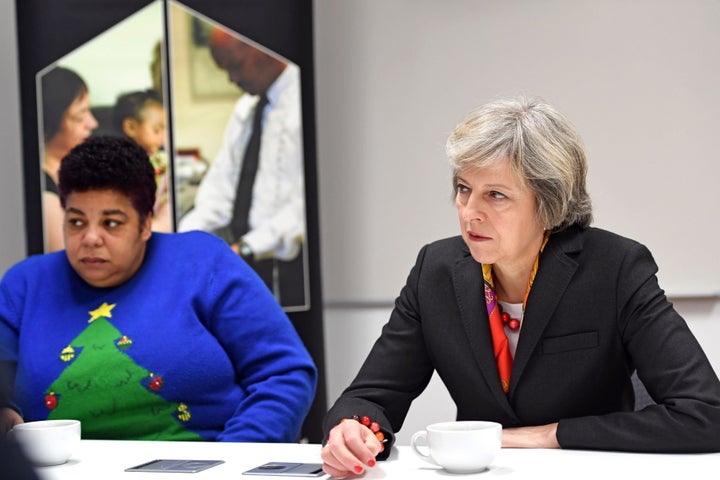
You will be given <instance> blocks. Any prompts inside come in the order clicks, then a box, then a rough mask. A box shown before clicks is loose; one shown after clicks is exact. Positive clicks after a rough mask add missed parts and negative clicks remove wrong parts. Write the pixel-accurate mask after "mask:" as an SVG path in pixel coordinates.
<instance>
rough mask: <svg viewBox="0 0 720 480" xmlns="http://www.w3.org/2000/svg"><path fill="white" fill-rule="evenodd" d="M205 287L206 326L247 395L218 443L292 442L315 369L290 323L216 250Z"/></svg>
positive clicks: (258, 283) (249, 274) (248, 273)
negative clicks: (232, 367) (231, 364)
mask: <svg viewBox="0 0 720 480" xmlns="http://www.w3.org/2000/svg"><path fill="white" fill-rule="evenodd" d="M214 264H215V265H216V266H217V267H216V268H214V272H213V274H212V279H211V280H210V284H209V287H208V292H207V295H203V296H201V298H207V299H208V300H209V301H210V302H212V303H211V304H208V305H207V312H208V318H207V326H208V328H209V329H210V331H211V332H213V334H214V335H215V336H216V338H217V339H218V340H219V342H220V343H221V345H222V346H223V348H224V349H225V351H226V352H227V354H228V357H229V359H230V361H231V362H232V363H233V366H234V369H235V376H236V381H237V382H238V384H239V385H240V386H241V387H242V389H243V391H244V392H245V396H244V398H243V399H242V401H241V402H240V404H239V405H237V406H236V408H235V411H234V414H233V415H232V417H231V418H230V419H229V420H228V421H227V422H226V424H225V429H224V431H223V432H222V433H221V434H220V435H219V436H218V440H220V441H244V442H293V441H296V440H297V436H298V434H299V432H300V427H301V426H302V422H303V420H304V418H305V416H306V415H307V412H308V411H309V409H310V405H311V404H312V401H313V398H314V395H315V388H316V383H317V370H316V368H315V365H314V363H313V361H312V359H311V357H310V354H309V353H308V352H307V350H306V348H305V346H304V345H303V343H302V340H301V339H300V337H299V335H298V334H297V332H296V331H295V328H294V327H293V325H292V323H291V322H290V320H289V319H288V317H287V315H286V314H285V312H283V310H282V308H281V307H280V305H279V304H278V303H277V301H276V300H275V298H274V297H273V296H272V293H271V292H270V291H269V290H268V289H267V287H266V286H265V284H264V283H263V282H262V280H261V279H260V278H259V277H258V276H257V275H256V274H255V272H254V271H253V270H252V269H251V268H250V267H249V266H248V265H247V264H246V263H245V262H243V261H242V259H240V257H238V256H237V255H235V254H233V253H232V251H231V250H230V249H228V248H222V249H220V252H219V253H218V258H216V259H215V262H214Z"/></svg>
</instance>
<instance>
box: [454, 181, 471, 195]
mask: <svg viewBox="0 0 720 480" xmlns="http://www.w3.org/2000/svg"><path fill="white" fill-rule="evenodd" d="M469 190H470V189H469V188H468V187H467V185H463V184H462V183H458V184H457V185H455V191H456V192H457V193H466V192H468V191H469Z"/></svg>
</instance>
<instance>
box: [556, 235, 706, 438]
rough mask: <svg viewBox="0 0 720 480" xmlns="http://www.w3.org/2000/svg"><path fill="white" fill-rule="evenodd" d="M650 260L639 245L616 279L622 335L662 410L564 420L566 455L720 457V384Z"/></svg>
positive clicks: (560, 432) (562, 434)
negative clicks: (689, 454) (623, 453)
mask: <svg viewBox="0 0 720 480" xmlns="http://www.w3.org/2000/svg"><path fill="white" fill-rule="evenodd" d="M656 272H657V266H656V264H655V262H654V260H653V259H652V256H651V254H650V252H649V251H648V250H647V249H646V248H645V247H643V246H642V245H639V244H636V245H635V248H633V249H630V250H629V252H628V253H627V254H626V256H625V259H624V261H623V266H622V269H621V271H620V274H619V276H618V286H617V298H618V306H617V308H618V310H617V318H618V328H619V329H620V334H621V335H622V338H623V342H624V345H625V349H626V351H627V352H628V354H629V357H630V360H631V361H632V362H633V364H634V366H635V368H636V369H637V373H638V376H639V378H640V379H641V380H642V382H643V384H644V385H645V387H646V388H647V390H648V392H649V394H650V396H651V397H652V399H653V400H654V401H655V402H656V404H655V405H651V406H648V407H646V408H644V409H642V410H641V411H635V412H615V413H609V414H606V415H597V416H587V417H580V418H572V419H565V420H561V421H560V423H559V426H558V433H557V435H558V441H559V443H560V445H561V446H562V447H563V448H578V449H597V450H626V451H647V452H703V451H718V450H720V436H719V435H718V434H717V428H718V425H720V382H719V381H718V378H717V375H716V374H715V372H714V371H713V369H712V366H711V365H710V362H709V361H708V359H707V357H706V356H705V354H704V352H703V350H702V348H701V346H700V345H699V343H698V342H697V340H696V339H695V337H694V336H693V334H692V333H691V332H690V330H689V328H688V326H687V325H686V323H685V321H684V320H683V319H682V318H681V317H680V315H679V314H678V313H677V312H676V311H675V309H674V308H673V306H672V304H670V303H669V302H668V301H667V299H666V297H665V294H664V292H663V290H662V289H660V287H659V285H658V282H657V278H656V275H655V274H656Z"/></svg>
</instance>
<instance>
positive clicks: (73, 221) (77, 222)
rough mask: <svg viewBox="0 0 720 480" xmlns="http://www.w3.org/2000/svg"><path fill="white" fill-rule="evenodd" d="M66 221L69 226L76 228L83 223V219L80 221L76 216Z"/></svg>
mask: <svg viewBox="0 0 720 480" xmlns="http://www.w3.org/2000/svg"><path fill="white" fill-rule="evenodd" d="M68 223H69V224H70V226H71V227H76V228H77V227H81V226H82V225H83V221H82V220H79V219H77V218H71V219H69V220H68Z"/></svg>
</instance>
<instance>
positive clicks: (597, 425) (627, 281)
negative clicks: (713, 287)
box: [324, 227, 720, 456]
mask: <svg viewBox="0 0 720 480" xmlns="http://www.w3.org/2000/svg"><path fill="white" fill-rule="evenodd" d="M656 272H657V266H656V264H655V261H654V260H653V258H652V255H651V254H650V252H649V251H648V250H647V249H646V248H645V247H644V246H642V245H641V244H639V243H637V242H635V241H632V240H628V239H626V238H623V237H620V236H618V235H615V234H613V233H610V232H606V231H603V230H599V229H595V228H584V229H583V228H579V227H571V228H569V229H567V230H565V231H562V232H560V233H555V234H553V235H551V237H550V240H549V241H548V243H547V245H546V247H545V250H544V251H543V253H542V255H541V257H540V264H539V269H538V272H537V276H536V278H535V283H534V284H533V287H532V290H531V291H530V295H529V297H528V301H527V306H526V311H525V316H524V319H523V324H522V330H521V333H520V337H519V341H518V346H517V351H516V354H515V360H514V364H513V370H512V376H511V379H510V391H509V393H508V395H505V394H504V393H503V391H502V388H501V386H500V380H499V378H498V374H497V368H496V363H495V359H494V357H493V353H492V352H493V350H492V341H491V337H490V329H489V326H488V316H487V310H486V307H485V303H484V298H483V277H482V268H481V265H480V264H479V263H477V262H476V261H475V260H474V259H473V258H472V256H471V255H470V252H469V250H468V248H467V246H466V245H465V243H464V241H463V240H462V238H461V237H454V238H449V239H445V240H440V241H437V242H434V243H432V244H429V245H426V246H425V247H423V249H422V250H421V251H420V253H419V255H418V258H417V262H416V264H415V266H414V267H413V269H412V271H411V272H410V275H409V277H408V280H407V284H406V285H405V287H404V288H403V289H402V291H401V293H400V296H399V297H398V298H397V300H396V302H395V308H394V310H393V312H392V314H391V316H390V320H389V322H388V323H387V324H386V325H385V326H384V327H383V330H382V334H381V336H380V338H379V339H378V340H377V342H376V343H375V345H374V347H373V348H372V350H371V352H370V354H369V356H368V357H367V359H366V361H365V363H364V364H363V366H362V368H361V369H360V372H359V373H358V375H357V377H356V378H355V380H354V381H353V382H352V384H351V385H350V386H349V387H348V388H347V389H346V390H345V392H344V393H343V394H342V395H341V397H340V398H339V399H338V400H337V402H336V403H335V405H334V406H333V407H332V408H331V410H330V411H329V412H328V414H327V416H326V419H325V425H324V428H325V433H326V435H327V432H328V431H329V430H330V428H332V427H333V426H334V425H336V424H337V423H338V422H339V421H340V419H342V418H345V417H352V416H353V415H369V416H370V417H371V418H373V419H374V420H377V421H378V422H379V423H380V425H381V426H382V428H383V430H384V431H385V432H386V433H387V434H389V436H390V437H391V440H392V437H393V436H392V432H396V431H398V430H399V429H400V427H401V426H402V424H403V421H404V419H405V416H406V414H407V411H408V409H409V407H410V403H411V402H412V400H413V399H414V398H415V397H417V396H418V395H420V393H421V392H422V391H423V390H424V389H425V387H426V386H427V384H428V382H429V381H430V378H431V376H432V374H433V371H434V370H437V372H438V374H439V376H440V377H441V379H442V381H443V382H444V384H445V386H446V387H447V388H448V391H449V392H450V395H451V396H452V398H453V400H454V401H455V404H456V405H457V419H458V420H492V421H496V422H500V423H501V424H503V426H504V427H517V426H529V425H543V424H547V423H552V422H558V421H559V425H558V431H557V438H558V442H559V443H560V445H561V446H562V447H563V448H584V449H600V450H625V451H647V452H700V451H720V382H719V381H718V377H717V375H716V374H715V372H714V371H713V369H712V366H711V365H710V363H709V361H708V359H707V357H706V356H705V354H704V352H703V351H702V349H701V347H700V345H699V344H698V342H697V340H696V339H695V337H694V336H693V335H692V333H691V332H690V330H689V329H688V327H687V325H686V323H685V321H684V320H683V319H682V318H681V317H680V315H679V314H678V313H677V312H676V311H675V310H674V308H673V306H672V304H671V303H669V302H668V301H667V299H666V297H665V294H664V292H663V290H661V289H660V287H659V286H658V283H657V278H656ZM635 370H637V373H638V376H639V378H640V379H641V380H642V381H643V383H644V384H645V386H646V388H647V390H648V392H649V394H650V395H651V396H652V398H653V399H654V401H655V402H657V405H653V406H649V407H647V408H645V409H643V410H641V411H637V412H635V411H633V410H634V393H633V387H632V383H631V380H630V377H631V375H632V373H633V371H635ZM389 450H390V449H389V448H386V449H385V452H384V455H383V456H386V455H387V453H389Z"/></svg>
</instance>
